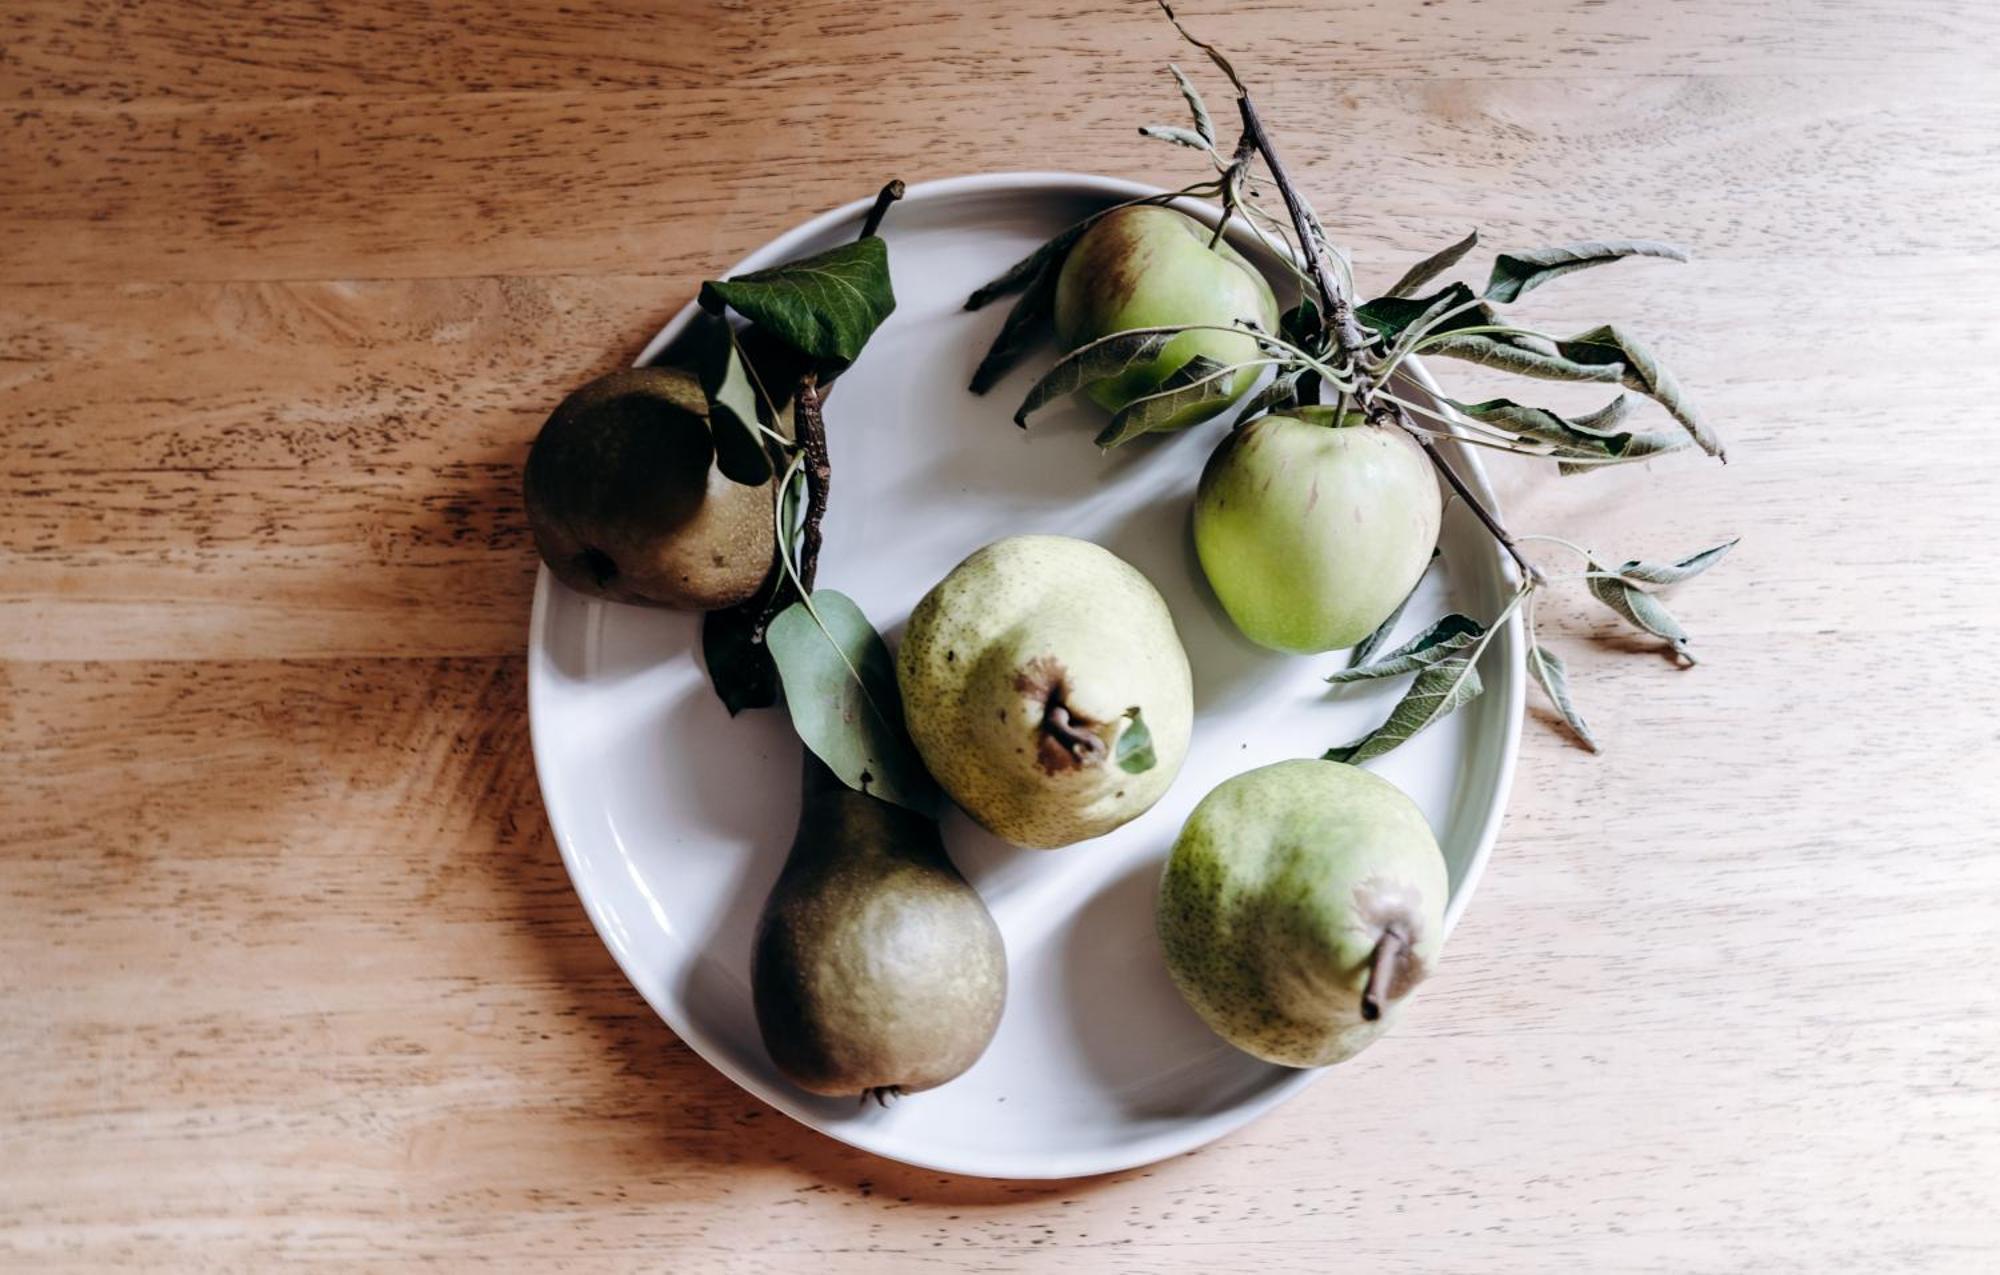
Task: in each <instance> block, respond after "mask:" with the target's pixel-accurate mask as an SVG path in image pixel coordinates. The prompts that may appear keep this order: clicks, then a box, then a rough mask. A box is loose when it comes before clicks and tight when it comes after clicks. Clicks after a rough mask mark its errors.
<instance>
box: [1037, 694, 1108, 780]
mask: <svg viewBox="0 0 2000 1275" xmlns="http://www.w3.org/2000/svg"><path fill="white" fill-rule="evenodd" d="M1087 726H1088V723H1087V722H1085V721H1082V720H1079V719H1077V718H1073V717H1071V716H1070V712H1069V709H1068V708H1067V707H1066V706H1064V705H1063V704H1061V703H1054V704H1050V705H1049V707H1048V711H1047V712H1046V713H1044V714H1043V716H1042V729H1043V730H1044V731H1046V732H1047V733H1048V734H1049V735H1050V736H1051V737H1052V738H1054V739H1055V741H1056V742H1057V743H1059V744H1061V745H1062V746H1063V747H1064V748H1065V749H1067V750H1068V751H1069V755H1070V756H1071V757H1073V758H1075V759H1076V764H1077V765H1079V766H1094V765H1096V764H1097V763H1098V762H1101V761H1103V760H1104V754H1105V747H1104V740H1103V739H1102V738H1100V737H1099V736H1098V735H1097V733H1096V732H1095V731H1092V730H1089V729H1087Z"/></svg>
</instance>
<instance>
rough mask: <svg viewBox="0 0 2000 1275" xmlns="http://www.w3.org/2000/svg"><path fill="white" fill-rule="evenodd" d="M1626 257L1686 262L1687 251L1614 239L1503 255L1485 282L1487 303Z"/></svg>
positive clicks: (1663, 245) (1641, 240)
mask: <svg viewBox="0 0 2000 1275" xmlns="http://www.w3.org/2000/svg"><path fill="white" fill-rule="evenodd" d="M1626 257H1665V258H1666V259H1668V260H1669V261H1686V260H1687V259H1688V254H1687V249H1685V248H1682V247H1680V246H1679V245H1677V244H1670V243H1657V242H1655V241H1653V240H1650V239H1613V240H1605V241H1598V240H1592V241H1589V242H1585V243H1571V244H1560V245H1558V246H1556V247H1553V248H1534V249H1531V250H1529V251H1527V252H1503V253H1501V254H1500V255H1499V256H1498V257H1496V258H1494V260H1493V274H1492V276H1491V277H1490V278H1489V279H1488V280H1487V281H1486V298H1487V300H1489V301H1502V302H1505V301H1513V300H1515V299H1516V298H1518V297H1519V296H1520V295H1521V294H1522V293H1524V292H1528V291H1530V290H1532V289H1535V288H1539V287H1541V286H1542V285H1543V284H1545V283H1547V282H1548V281H1549V280H1551V279H1559V278H1561V277H1562V276H1563V275H1566V274H1570V273H1573V272H1575V271H1578V270H1588V269H1589V268H1590V267H1592V266H1602V265H1609V264H1610V263H1611V262H1613V261H1620V260H1623V259H1624V258H1626Z"/></svg>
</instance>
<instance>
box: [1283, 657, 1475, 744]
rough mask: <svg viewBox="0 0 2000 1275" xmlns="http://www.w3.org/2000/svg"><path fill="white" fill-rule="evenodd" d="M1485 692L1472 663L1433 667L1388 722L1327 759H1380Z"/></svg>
mask: <svg viewBox="0 0 2000 1275" xmlns="http://www.w3.org/2000/svg"><path fill="white" fill-rule="evenodd" d="M1484 689H1485V687H1484V686H1482V685H1481V684H1480V681H1479V670H1478V669H1475V668H1474V667H1473V666H1472V661H1470V660H1467V659H1463V658H1460V659H1453V660H1446V661H1445V662H1444V663H1442V664H1433V665H1431V666H1430V667H1429V668H1427V669H1425V670H1424V671H1423V672H1421V673H1419V674H1417V680H1416V681H1414V682H1412V683H1410V689H1409V690H1407V691H1405V692H1404V693H1403V698H1402V699H1401V700H1400V701H1398V702H1397V704H1396V707H1395V708H1394V709H1393V710H1391V711H1390V713H1389V718H1388V720H1387V721H1385V722H1383V723H1382V724H1381V725H1380V726H1378V727H1376V728H1375V729H1374V730H1372V731H1370V732H1369V733H1368V734H1367V735H1364V736H1363V737H1361V738H1360V739H1357V740H1355V741H1354V742H1353V743H1351V744H1349V745H1347V746H1346V747H1344V748H1329V749H1327V750H1326V752H1325V753H1324V754H1323V756H1324V757H1325V758H1326V759H1327V760H1328V761H1344V762H1363V761H1367V760H1368V759H1369V758H1371V757H1380V756H1381V755H1382V754H1384V753H1386V752H1389V751H1391V750H1392V749H1394V748H1395V747H1396V746H1397V745H1399V744H1401V743H1403V742H1404V741H1406V740H1408V739H1410V738H1412V737H1414V736H1416V735H1417V734H1419V733H1421V732H1422V731H1424V730H1425V729H1426V728H1427V727H1429V726H1430V725H1431V724H1432V723H1434V722H1438V721H1442V720H1443V719H1444V718H1446V717H1448V716H1450V715H1451V714H1452V713H1453V712H1454V711H1456V710H1457V709H1459V708H1461V707H1463V706H1464V705H1466V704H1469V703H1471V702H1472V700H1473V699H1475V698H1476V697H1477V696H1478V695H1479V693H1480V692H1481V691H1482V690H1484Z"/></svg>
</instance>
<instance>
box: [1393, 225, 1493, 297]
mask: <svg viewBox="0 0 2000 1275" xmlns="http://www.w3.org/2000/svg"><path fill="white" fill-rule="evenodd" d="M1478 246H1479V231H1477V230H1474V231H1473V232H1472V233H1471V234H1469V235H1467V236H1466V237H1465V238H1463V239H1461V240H1459V241H1458V242H1457V243H1455V244H1453V245H1452V246H1451V247H1449V248H1445V249H1443V250H1441V251H1439V252H1434V253H1432V254H1431V255H1430V256H1428V257H1425V258H1424V259H1423V260H1422V261H1419V262H1418V263H1417V264H1416V265H1414V266H1411V267H1410V268H1409V269H1408V270H1406V271H1404V272H1403V277H1402V278H1400V279H1398V280H1396V282H1395V285H1394V286H1393V287H1391V288H1390V289H1389V290H1388V291H1387V292H1385V293H1383V294H1382V295H1383V296H1387V297H1407V296H1409V295H1410V294H1411V293H1412V292H1415V291H1416V290H1417V289H1418V288H1421V287H1423V286H1424V285H1425V284H1427V283H1429V282H1430V281H1431V280H1433V279H1435V278H1437V277H1438V276H1439V275H1441V274H1443V273H1444V272H1445V271H1447V270H1449V269H1451V268H1452V267H1453V266H1455V265H1457V264H1458V263H1459V262H1460V261H1461V260H1463V259H1464V257H1465V254H1466V253H1468V252H1471V251H1472V250H1473V249H1474V248H1477V247H1478Z"/></svg>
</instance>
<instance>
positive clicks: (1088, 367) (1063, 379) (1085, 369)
mask: <svg viewBox="0 0 2000 1275" xmlns="http://www.w3.org/2000/svg"><path fill="white" fill-rule="evenodd" d="M1178 335H1180V334H1179V333H1177V332H1120V333H1118V334H1116V335H1114V336H1109V337H1106V338H1105V339H1103V340H1101V341H1093V342H1091V343H1090V344H1089V345H1086V346H1084V347H1083V348H1081V349H1079V350H1076V351H1074V352H1073V353H1070V354H1067V355H1064V356H1063V358H1062V359H1061V360H1060V361H1059V362H1057V364H1056V365H1055V366H1054V367H1052V368H1050V369H1049V370H1048V371H1047V372H1046V373H1044V374H1043V376H1042V379H1041V380H1039V381H1036V382H1035V384H1034V387H1033V388H1031V389H1030V390H1029V391H1028V397H1027V398H1025V399H1023V400H1022V401H1021V407H1020V410H1018V411H1016V412H1015V413H1014V423H1015V424H1016V425H1019V426H1021V427H1022V428H1024V429H1025V428H1026V427H1027V424H1028V417H1029V415H1031V414H1032V413H1034V412H1036V411H1039V410H1040V409H1041V408H1043V407H1044V406H1046V405H1047V404H1049V403H1051V402H1053V401H1054V400H1056V399H1058V398H1062V397H1063V396H1065V395H1068V394H1074V393H1076V391H1078V390H1080V389H1083V388H1084V387H1085V386H1088V385H1095V384H1096V383H1097V382H1099V381H1103V380H1108V379H1109V378H1111V377H1114V376H1118V375H1120V374H1122V373H1124V372H1126V371H1129V370H1130V369H1131V368H1132V367H1133V365H1135V364H1139V363H1149V362H1151V361H1152V360H1154V359H1156V358H1158V357H1159V355H1160V351H1161V350H1163V349H1165V348H1166V345H1167V342H1169V341H1171V340H1173V339H1174V338H1175V337H1176V336H1178Z"/></svg>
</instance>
